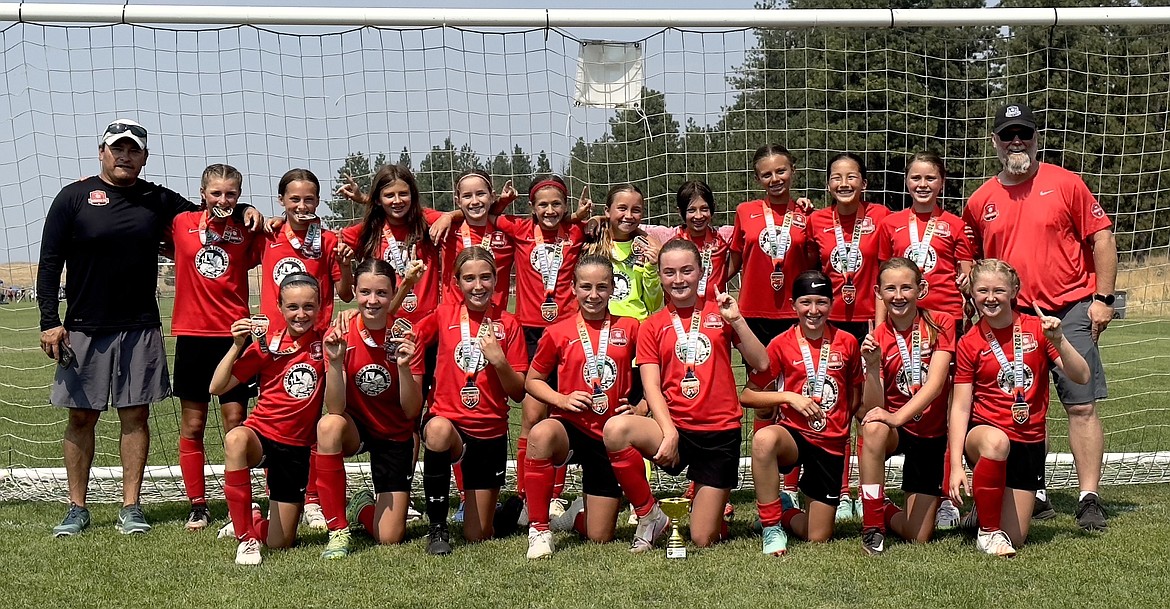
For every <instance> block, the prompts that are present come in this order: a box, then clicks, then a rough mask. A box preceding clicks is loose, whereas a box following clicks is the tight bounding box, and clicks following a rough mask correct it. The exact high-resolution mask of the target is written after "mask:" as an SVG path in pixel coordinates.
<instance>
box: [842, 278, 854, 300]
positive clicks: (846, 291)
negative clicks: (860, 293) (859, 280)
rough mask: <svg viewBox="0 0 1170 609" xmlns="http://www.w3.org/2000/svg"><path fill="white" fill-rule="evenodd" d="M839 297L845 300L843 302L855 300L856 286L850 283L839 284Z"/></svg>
mask: <svg viewBox="0 0 1170 609" xmlns="http://www.w3.org/2000/svg"><path fill="white" fill-rule="evenodd" d="M841 298H843V299H844V300H845V304H853V301H855V300H857V288H855V287H853V284H852V283H847V284H845V285H843V286H841Z"/></svg>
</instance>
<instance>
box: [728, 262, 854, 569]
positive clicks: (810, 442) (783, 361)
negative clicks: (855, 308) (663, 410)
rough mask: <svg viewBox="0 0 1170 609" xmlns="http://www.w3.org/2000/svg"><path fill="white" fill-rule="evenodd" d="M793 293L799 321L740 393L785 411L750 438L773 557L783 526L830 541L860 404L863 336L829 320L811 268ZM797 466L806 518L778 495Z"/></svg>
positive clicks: (822, 280) (782, 546)
mask: <svg viewBox="0 0 1170 609" xmlns="http://www.w3.org/2000/svg"><path fill="white" fill-rule="evenodd" d="M792 295H793V297H794V298H793V308H794V309H795V310H796V314H797V315H798V316H799V320H800V323H799V324H798V325H796V326H794V327H792V328H790V329H788V330H787V331H785V332H784V333H783V334H781V335H780V336H777V337H776V338H775V339H773V340H772V342H771V343H769V344H768V353H767V355H768V362H767V365H764V366H753V368H754V370H753V371H752V373H751V374H750V375H749V377H748V383H747V385H746V386H745V387H744V389H743V393H742V395H741V396H740V397H741V399H742V400H743V404H744V406H747V407H749V408H757V409H764V410H767V411H778V412H779V414H778V420H777V422H776V424H773V425H769V426H767V427H764V428H763V429H759V430H757V431H756V433H755V436H754V437H753V438H752V479H753V480H754V481H755V485H756V503H757V507H758V508H759V511H760V522H761V524H762V525H763V528H764V547H763V550H764V554H767V555H770V556H781V555H784V554H786V553H787V551H788V535H787V534H786V533H785V529H787V530H788V531H790V532H792V533H795V534H796V535H797V536H799V537H800V538H802V539H806V540H808V541H817V542H820V541H827V540H828V539H829V538H830V537H832V535H833V521H834V516H833V515H834V512H835V511H836V509H837V503H838V501H839V500H840V495H839V494H838V493H839V492H840V491H839V488H840V482H841V475H842V472H843V471H844V470H845V447H846V446H847V445H848V443H849V426H850V423H851V421H852V419H853V414H854V413H855V412H856V411H857V406H858V404H859V403H860V401H861V395H860V392H859V391H858V390H859V389H860V387H861V382H862V374H861V356H860V353H859V352H858V345H857V339H855V338H853V336H852V335H851V334H849V333H848V332H844V331H842V330H838V329H837V328H835V327H834V326H833V325H832V324H830V323H828V317H829V312H830V310H831V309H832V307H833V297H834V294H833V291H832V287H831V284H830V281H829V278H828V277H827V276H825V274H824V273H822V272H821V271H816V270H812V271H805V272H803V273H801V274H800V275H799V276H798V277H797V278H796V280H795V281H793V284H792ZM799 466H803V468H804V471H803V474H802V475H801V476H800V482H799V486H800V490H801V492H803V493H804V494H805V497H807V498H808V499H809V506H808V512H807V513H805V512H803V511H801V510H800V509H798V508H796V507H795V506H794V504H793V502H792V500H791V498H790V497H789V496H788V494H787V493H783V494H781V493H780V480H779V475H780V473H781V472H788V471H789V470H792V469H794V468H797V467H799Z"/></svg>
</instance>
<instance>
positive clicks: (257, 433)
mask: <svg viewBox="0 0 1170 609" xmlns="http://www.w3.org/2000/svg"><path fill="white" fill-rule="evenodd" d="M279 299H280V312H281V318H282V319H283V320H284V321H285V324H286V327H285V328H284V329H282V330H280V331H278V332H276V333H275V334H274V335H272V336H271V337H270V336H268V335H267V331H268V328H267V324H261V323H259V322H258V321H257V320H256V319H255V318H251V319H249V318H244V319H239V320H236V321H235V322H233V323H232V339H233V342H232V347H231V349H229V350H228V352H227V354H226V355H224V357H223V360H221V361H220V362H219V366H217V367H216V369H215V375H214V376H213V377H212V379H211V388H210V389H211V393H213V394H215V395H223V394H224V393H226V392H228V391H231V390H232V389H233V388H235V387H236V386H237V385H239V384H240V383H246V382H248V381H249V380H251V379H252V378H253V377H256V376H257V375H259V386H260V396H259V398H258V399H257V400H256V408H255V409H254V410H253V411H252V414H251V416H249V417H248V418H247V419H246V420H245V421H244V424H243V425H240V426H238V427H236V428H235V429H232V430H231V431H229V432H228V433H227V435H226V436H225V437H224V474H223V482H224V485H223V486H224V489H223V492H224V498H226V499H227V504H228V513H229V514H230V515H231V518H232V523H233V529H234V534H235V536H236V539H238V540H239V542H240V545H239V546H238V547H237V548H236V564H240V565H258V564H260V562H261V556H260V544H261V543H265V544H266V545H268V547H270V548H288V547H290V546H292V544H293V541H295V540H296V533H297V524H298V523H299V522H300V516H301V514H300V512H301V506H302V504H303V503H304V501H305V486H306V485H307V484H308V481H309V449H310V447H311V446H312V445H313V442H314V436H316V429H317V428H316V425H317V417H318V416H320V414H321V404H322V400H323V394H324V383H323V380H324V375H325V358H324V355H323V353H322V348H321V333H320V332H319V331H318V330H317V329H316V323H317V317H318V315H319V314H320V308H321V307H320V302H321V292H320V288H319V287H318V285H317V280H316V279H314V278H313V277H312V276H310V275H306V274H303V273H294V274H291V275H289V276H287V277H284V278H283V280H282V282H281V284H280V291H279ZM249 336H251V337H253V339H254V340H253V342H252V344H251V345H249V346H247V347H246V348H245V344H246V343H247V339H248V337H249ZM254 467H264V468H266V469H267V470H268V498H269V501H270V502H271V505H270V506H269V511H268V514H269V517H270V518H271V526H270V525H269V521H268V520H265V519H264V518H263V517H262V516H261V515H260V510H259V507H258V506H256V505H255V504H253V503H252V477H251V475H250V473H249V471H248V470H249V469H251V468H254Z"/></svg>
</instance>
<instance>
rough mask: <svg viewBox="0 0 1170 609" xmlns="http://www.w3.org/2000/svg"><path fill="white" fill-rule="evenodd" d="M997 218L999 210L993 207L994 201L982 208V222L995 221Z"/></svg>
mask: <svg viewBox="0 0 1170 609" xmlns="http://www.w3.org/2000/svg"><path fill="white" fill-rule="evenodd" d="M998 217H999V208H998V207H996V206H995V202H994V201H992V202H990V203H988V204H987V206H986V207H984V208H983V221H984V222H991V221H992V220H995V219H996V218H998Z"/></svg>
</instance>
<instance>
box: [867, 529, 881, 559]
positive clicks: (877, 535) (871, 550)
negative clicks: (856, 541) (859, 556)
mask: <svg viewBox="0 0 1170 609" xmlns="http://www.w3.org/2000/svg"><path fill="white" fill-rule="evenodd" d="M861 549H862V550H865V553H866V554H869V555H870V556H881V555H882V552H885V551H886V536H885V534H883V533H882V532H881V531H879V530H877V529H875V528H869V529H865V530H864V531H862V532H861Z"/></svg>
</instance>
